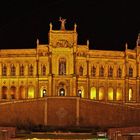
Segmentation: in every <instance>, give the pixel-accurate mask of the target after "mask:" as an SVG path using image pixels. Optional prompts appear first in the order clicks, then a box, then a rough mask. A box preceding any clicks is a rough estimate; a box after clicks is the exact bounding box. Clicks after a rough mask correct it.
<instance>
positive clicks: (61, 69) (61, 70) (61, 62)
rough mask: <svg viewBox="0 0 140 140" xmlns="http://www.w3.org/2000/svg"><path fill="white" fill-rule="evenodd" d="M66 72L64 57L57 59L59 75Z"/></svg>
mask: <svg viewBox="0 0 140 140" xmlns="http://www.w3.org/2000/svg"><path fill="white" fill-rule="evenodd" d="M65 74H66V60H65V58H60V59H59V75H65Z"/></svg>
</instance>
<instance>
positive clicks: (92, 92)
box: [90, 87, 96, 100]
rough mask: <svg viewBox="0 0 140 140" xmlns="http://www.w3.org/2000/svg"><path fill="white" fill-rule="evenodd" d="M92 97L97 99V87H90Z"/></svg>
mask: <svg viewBox="0 0 140 140" xmlns="http://www.w3.org/2000/svg"><path fill="white" fill-rule="evenodd" d="M90 99H93V100H96V88H95V87H92V88H91V89H90Z"/></svg>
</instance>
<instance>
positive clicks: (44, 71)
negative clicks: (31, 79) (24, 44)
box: [42, 65, 46, 76]
mask: <svg viewBox="0 0 140 140" xmlns="http://www.w3.org/2000/svg"><path fill="white" fill-rule="evenodd" d="M42 75H43V76H45V75H46V66H45V65H43V66H42Z"/></svg>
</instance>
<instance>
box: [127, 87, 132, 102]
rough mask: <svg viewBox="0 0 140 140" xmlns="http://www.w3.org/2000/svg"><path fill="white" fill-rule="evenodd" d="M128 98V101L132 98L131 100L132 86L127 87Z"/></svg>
mask: <svg viewBox="0 0 140 140" xmlns="http://www.w3.org/2000/svg"><path fill="white" fill-rule="evenodd" d="M128 100H129V101H132V100H133V91H132V88H129V92H128Z"/></svg>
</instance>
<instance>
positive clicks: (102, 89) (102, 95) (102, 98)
mask: <svg viewBox="0 0 140 140" xmlns="http://www.w3.org/2000/svg"><path fill="white" fill-rule="evenodd" d="M104 98H105V97H104V87H100V88H99V100H104Z"/></svg>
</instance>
